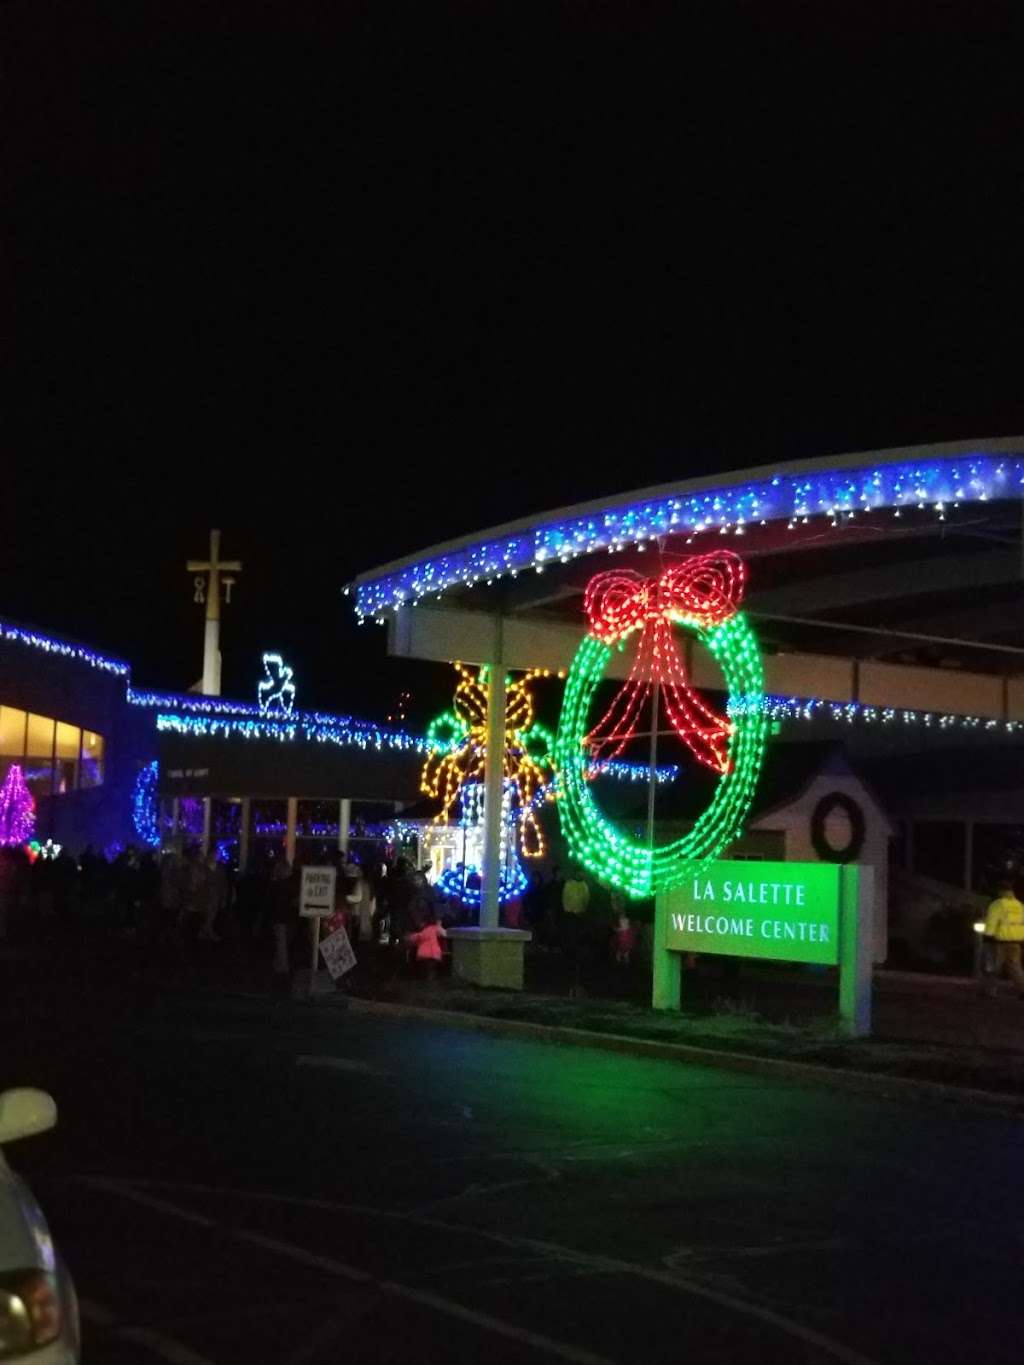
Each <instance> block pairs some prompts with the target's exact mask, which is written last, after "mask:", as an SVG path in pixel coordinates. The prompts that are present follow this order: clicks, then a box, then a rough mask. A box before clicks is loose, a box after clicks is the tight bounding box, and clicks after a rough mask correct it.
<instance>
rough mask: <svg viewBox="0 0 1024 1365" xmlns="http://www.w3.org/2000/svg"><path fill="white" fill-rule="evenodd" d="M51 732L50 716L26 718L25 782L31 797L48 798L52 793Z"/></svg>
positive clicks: (51, 721)
mask: <svg viewBox="0 0 1024 1365" xmlns="http://www.w3.org/2000/svg"><path fill="white" fill-rule="evenodd" d="M53 731H54V722H53V719H52V717H50V716H37V715H34V714H33V713H32V712H31V711H30V712H29V717H28V738H27V740H26V742H25V781H26V782H27V783H28V787H29V791H31V793H32V795H33V796H36V797H39V796H49V795H50V793H51V792H52V791H53Z"/></svg>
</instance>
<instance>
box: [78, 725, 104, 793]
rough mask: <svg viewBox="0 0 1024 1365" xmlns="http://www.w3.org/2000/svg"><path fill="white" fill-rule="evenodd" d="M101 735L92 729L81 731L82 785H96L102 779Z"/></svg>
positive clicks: (102, 747)
mask: <svg viewBox="0 0 1024 1365" xmlns="http://www.w3.org/2000/svg"><path fill="white" fill-rule="evenodd" d="M104 748H105V746H104V743H103V736H102V735H97V734H95V733H94V732H93V731H92V730H83V731H82V774H81V785H82V786H83V787H98V786H99V785H100V783H101V782H102V781H103V754H104Z"/></svg>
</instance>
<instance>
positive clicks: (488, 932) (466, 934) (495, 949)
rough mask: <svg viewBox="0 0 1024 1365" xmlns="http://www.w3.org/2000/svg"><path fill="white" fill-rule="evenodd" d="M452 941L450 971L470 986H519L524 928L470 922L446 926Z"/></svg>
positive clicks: (526, 932) (529, 936)
mask: <svg viewBox="0 0 1024 1365" xmlns="http://www.w3.org/2000/svg"><path fill="white" fill-rule="evenodd" d="M448 937H449V938H450V939H451V941H452V974H453V976H457V977H459V979H460V980H462V981H471V982H472V983H473V985H474V986H500V987H502V988H503V989H504V990H507V991H521V990H522V989H523V945H524V944H526V943H529V942H530V940H531V939H532V938H533V935H532V934H531V933H530V931H529V930H528V929H479V928H477V927H476V926H474V925H466V926H460V927H459V928H456V929H449V930H448Z"/></svg>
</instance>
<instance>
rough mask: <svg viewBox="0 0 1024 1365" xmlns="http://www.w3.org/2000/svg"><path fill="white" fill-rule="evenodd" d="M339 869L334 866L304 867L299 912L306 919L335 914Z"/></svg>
mask: <svg viewBox="0 0 1024 1365" xmlns="http://www.w3.org/2000/svg"><path fill="white" fill-rule="evenodd" d="M337 879H338V870H337V868H334V867H304V868H303V869H302V891H301V893H300V896H299V914H300V915H303V916H305V918H306V919H322V918H323V917H324V916H325V915H333V914H334V886H335V883H336V881H337Z"/></svg>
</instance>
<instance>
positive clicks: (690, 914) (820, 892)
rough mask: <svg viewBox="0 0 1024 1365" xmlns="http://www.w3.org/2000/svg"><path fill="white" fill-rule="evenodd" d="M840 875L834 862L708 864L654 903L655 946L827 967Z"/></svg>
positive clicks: (831, 960) (832, 959)
mask: <svg viewBox="0 0 1024 1365" xmlns="http://www.w3.org/2000/svg"><path fill="white" fill-rule="evenodd" d="M840 875H841V869H840V868H839V867H838V866H837V865H836V864H835V863H759V862H738V861H728V862H715V863H711V864H709V865H708V867H707V868H705V869H703V870H701V871H700V872H697V873H695V874H694V875H693V876H692V877H688V878H687V879H686V881H685V882H684V883H683V884H682V885H680V886H676V887H673V888H672V890H671V891H666V892H663V893H662V895H661V896H659V898H658V900H659V907H658V909H659V916H658V918H659V920H660V921H661V925H662V932H663V934H664V941H663V943H662V945H661V946H662V947H663V948H667V949H668V950H669V951H670V952H677V953H727V954H729V955H732V956H735V957H762V958H771V959H774V960H776V961H782V962H817V963H821V964H824V965H826V966H833V965H835V964H836V963H837V962H838V961H839V905H840V894H841V893H840Z"/></svg>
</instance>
